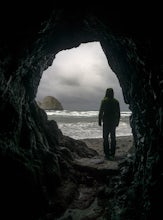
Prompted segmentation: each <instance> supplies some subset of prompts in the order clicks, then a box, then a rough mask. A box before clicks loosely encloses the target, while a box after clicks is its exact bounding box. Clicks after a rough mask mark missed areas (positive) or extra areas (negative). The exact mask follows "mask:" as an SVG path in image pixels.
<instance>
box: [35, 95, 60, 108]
mask: <svg viewBox="0 0 163 220" xmlns="http://www.w3.org/2000/svg"><path fill="white" fill-rule="evenodd" d="M38 105H39V106H40V108H42V109H44V110H63V106H62V104H61V103H60V102H59V101H58V100H57V99H56V98H54V97H53V96H45V97H44V98H43V100H42V101H40V102H39V103H38Z"/></svg>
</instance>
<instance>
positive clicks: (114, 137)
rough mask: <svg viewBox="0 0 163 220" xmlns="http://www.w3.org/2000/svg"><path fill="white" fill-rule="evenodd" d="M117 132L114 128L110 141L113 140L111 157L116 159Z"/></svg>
mask: <svg viewBox="0 0 163 220" xmlns="http://www.w3.org/2000/svg"><path fill="white" fill-rule="evenodd" d="M115 131H116V128H115V127H113V128H112V129H111V133H110V139H111V155H112V156H113V157H114V156H115V150H116V136H115Z"/></svg>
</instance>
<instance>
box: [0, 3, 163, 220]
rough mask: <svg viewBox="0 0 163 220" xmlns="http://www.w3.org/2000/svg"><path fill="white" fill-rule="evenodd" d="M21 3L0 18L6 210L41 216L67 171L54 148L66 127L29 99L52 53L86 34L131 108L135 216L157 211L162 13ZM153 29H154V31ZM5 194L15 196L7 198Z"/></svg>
mask: <svg viewBox="0 0 163 220" xmlns="http://www.w3.org/2000/svg"><path fill="white" fill-rule="evenodd" d="M7 9H8V7H7ZM26 9H28V10H26ZM26 9H25V8H24V7H22V8H21V5H20V8H19V7H18V9H16V8H14V9H13V12H12V11H11V14H10V15H11V16H10V18H11V19H9V20H5V21H4V19H1V24H2V25H1V42H0V43H1V46H0V51H1V54H2V56H1V58H0V62H1V66H0V68H1V75H0V85H1V87H0V94H1V96H0V100H1V107H0V118H1V128H0V137H1V139H0V152H1V153H0V165H1V166H0V167H1V168H0V171H1V177H2V181H1V183H0V184H1V186H0V188H1V189H0V192H1V195H2V196H1V202H2V203H3V207H4V209H3V210H5V209H9V210H10V209H12V208H13V210H14V214H15V216H16V217H17V219H18V217H19V214H20V213H19V214H18V213H17V212H16V207H20V209H22V210H23V211H24V213H28V214H27V216H25V217H24V218H27V219H32V217H33V215H34V217H33V218H35V219H36V218H38V216H39V215H41V213H40V210H42V211H43V212H46V211H47V209H48V208H47V209H46V206H48V204H49V203H48V202H49V200H50V196H49V195H50V194H51V193H54V191H55V187H57V186H58V185H60V184H61V182H62V180H63V179H65V178H66V177H67V176H68V174H69V170H70V169H68V166H66V165H65V164H66V163H65V161H66V162H67V159H66V158H65V157H61V156H59V155H64V153H65V151H62V148H61V146H62V144H63V141H62V140H63V135H62V133H61V131H60V130H59V129H58V127H57V124H56V123H55V122H54V121H51V122H49V121H47V117H46V115H45V114H44V112H43V111H41V110H40V109H39V108H38V106H37V105H36V103H35V102H34V99H35V96H36V92H37V87H38V85H39V82H40V78H41V76H42V73H43V71H44V70H45V69H46V68H47V67H48V66H49V65H51V64H52V61H53V59H54V57H55V54H57V53H58V52H59V51H61V50H63V49H67V48H72V47H75V46H78V45H79V44H80V43H83V42H89V41H100V43H101V46H102V48H103V50H104V52H105V55H106V57H107V59H108V61H109V64H110V66H111V68H112V69H113V71H114V72H115V74H116V75H117V77H118V79H119V82H120V85H121V87H122V90H123V94H124V99H125V101H126V103H128V104H129V106H130V109H131V111H132V112H133V114H132V117H131V127H132V131H133V135H134V141H135V146H136V154H135V161H134V167H133V182H132V183H133V185H132V186H130V189H131V190H130V192H132V193H131V194H132V196H130V197H129V198H130V199H131V201H130V202H131V204H133V206H134V205H135V207H136V208H137V209H138V208H139V212H137V219H138V218H139V219H140V218H141V219H150V217H153V216H156V215H158V214H160V213H161V211H162V210H161V208H162V207H161V203H160V202H159V201H161V200H162V182H163V179H162V172H163V168H162V166H161V164H162V160H163V158H162V157H163V150H162V140H163V126H162V122H163V104H162V98H163V95H162V91H163V83H162V81H163V79H162V66H163V65H162V59H161V58H160V52H161V54H162V52H163V51H162V49H163V48H162V39H161V36H162V35H161V33H160V27H161V26H160V20H161V19H159V18H158V16H157V15H156V16H155V17H152V18H151V14H150V12H147V13H145V12H144V11H143V12H141V11H139V17H138V16H137V12H134V11H133V10H130V11H128V12H127V11H125V12H124V11H123V10H117V11H116V10H115V11H111V10H108V11H107V12H105V11H104V7H97V6H96V5H94V7H93V9H91V8H89V7H87V9H86V10H77V9H76V10H74V9H71V8H68V9H66V8H62V7H61V8H53V5H49V6H48V4H47V6H44V5H42V4H41V5H40V9H39V10H37V12H36V10H35V9H34V8H33V7H30V5H29V6H28V7H27V8H26ZM53 9H54V10H53ZM9 12H10V11H9ZM6 13H7V12H6ZM1 16H2V15H1ZM129 20H130V22H129ZM22 23H23V25H22ZM8 26H9V27H11V28H8ZM151 32H153V33H156V35H155V36H152V34H151ZM11 33H12V37H11ZM158 33H159V34H158ZM64 144H65V143H64ZM62 147H63V146H62ZM61 158H62V159H61ZM67 164H68V162H67ZM69 166H70V167H71V163H69ZM20 173H21V174H20ZM65 173H66V174H67V175H64V174H65ZM69 175H72V173H71V174H69ZM33 192H34V193H33ZM19 193H20V194H19ZM18 194H19V195H20V196H18V197H17V195H18ZM23 194H24V195H23ZM10 197H11V198H13V199H11V200H10V202H9V203H8V201H9V198H10ZM16 197H17V201H16V202H15V201H14V198H16ZM131 197H132V198H131ZM22 201H23V202H24V203H23V202H22ZM31 201H32V203H31ZM35 204H37V207H36V206H35ZM65 206H66V205H65ZM62 208H63V210H64V207H62ZM27 210H28V211H27ZM6 213H7V212H6ZM17 215H18V216H17ZM20 218H22V215H21V214H20ZM133 219H134V216H133Z"/></svg>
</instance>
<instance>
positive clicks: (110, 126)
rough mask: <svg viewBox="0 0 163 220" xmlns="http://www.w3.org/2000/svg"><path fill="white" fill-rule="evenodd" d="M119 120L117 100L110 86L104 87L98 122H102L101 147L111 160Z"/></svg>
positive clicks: (114, 149) (113, 154)
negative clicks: (104, 92)
mask: <svg viewBox="0 0 163 220" xmlns="http://www.w3.org/2000/svg"><path fill="white" fill-rule="evenodd" d="M119 121H120V105H119V101H118V100H117V99H115V98H114V91H113V89H112V88H107V89H106V94H105V97H104V99H103V100H102V101H101V105H100V110H99V116H98V124H99V126H101V124H102V123H103V147H104V154H105V158H106V159H111V160H113V159H114V157H115V151H116V127H117V126H118V125H119Z"/></svg>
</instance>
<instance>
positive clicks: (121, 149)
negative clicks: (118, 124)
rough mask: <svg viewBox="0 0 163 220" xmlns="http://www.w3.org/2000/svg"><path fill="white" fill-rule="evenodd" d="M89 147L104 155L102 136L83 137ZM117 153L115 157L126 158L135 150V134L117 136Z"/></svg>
mask: <svg viewBox="0 0 163 220" xmlns="http://www.w3.org/2000/svg"><path fill="white" fill-rule="evenodd" d="M82 141H84V142H85V143H86V144H87V146H88V147H89V148H92V149H94V150H96V151H97V152H98V154H99V155H100V156H102V157H104V152H103V139H102V138H90V139H82ZM116 141H117V144H116V154H115V158H117V159H118V158H122V157H123V158H124V157H126V156H127V155H129V154H130V153H131V152H133V150H134V147H133V136H132V135H131V136H120V137H117V138H116Z"/></svg>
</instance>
